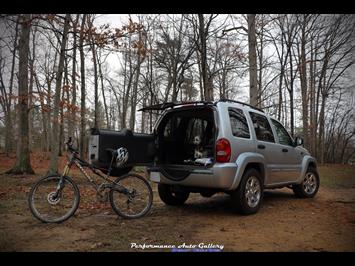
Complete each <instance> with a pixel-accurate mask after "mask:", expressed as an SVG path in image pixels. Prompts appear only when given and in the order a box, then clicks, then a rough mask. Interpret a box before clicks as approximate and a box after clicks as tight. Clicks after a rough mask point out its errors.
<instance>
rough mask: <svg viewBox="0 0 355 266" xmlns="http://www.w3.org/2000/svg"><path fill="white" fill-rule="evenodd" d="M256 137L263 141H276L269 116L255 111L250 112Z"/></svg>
mask: <svg viewBox="0 0 355 266" xmlns="http://www.w3.org/2000/svg"><path fill="white" fill-rule="evenodd" d="M250 117H251V120H252V121H253V126H254V130H255V134H256V138H257V139H258V140H262V141H268V142H275V139H274V135H273V134H272V129H271V126H270V124H269V121H268V120H267V118H266V117H265V116H263V115H259V114H257V113H254V112H250Z"/></svg>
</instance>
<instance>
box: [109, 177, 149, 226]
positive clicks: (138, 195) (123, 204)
mask: <svg viewBox="0 0 355 266" xmlns="http://www.w3.org/2000/svg"><path fill="white" fill-rule="evenodd" d="M115 184H116V187H113V188H112V189H111V190H110V193H109V199H110V203H111V206H112V209H113V210H114V211H115V212H116V213H117V214H118V215H119V216H121V217H124V218H127V219H133V218H140V217H143V216H144V215H146V214H147V213H148V212H149V210H150V209H151V207H152V204H153V191H152V188H151V187H150V185H149V183H148V181H147V180H146V179H145V178H144V177H142V176H140V175H137V174H126V175H124V176H121V177H119V178H117V179H116V181H115Z"/></svg>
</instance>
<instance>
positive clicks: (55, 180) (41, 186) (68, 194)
mask: <svg viewBox="0 0 355 266" xmlns="http://www.w3.org/2000/svg"><path fill="white" fill-rule="evenodd" d="M79 201H80V193H79V189H78V187H77V185H76V184H75V183H74V181H73V180H72V179H71V178H70V177H67V176H64V177H61V176H60V175H52V176H45V177H42V178H41V179H40V180H38V181H37V182H36V183H35V184H34V185H33V187H32V188H31V190H30V193H29V197H28V203H29V207H30V210H31V213H32V214H33V216H34V217H36V218H37V219H38V220H40V221H41V222H44V223H61V222H64V221H65V220H67V219H69V218H70V217H71V216H72V215H73V214H74V213H75V211H76V210H77V209H78V206H79Z"/></svg>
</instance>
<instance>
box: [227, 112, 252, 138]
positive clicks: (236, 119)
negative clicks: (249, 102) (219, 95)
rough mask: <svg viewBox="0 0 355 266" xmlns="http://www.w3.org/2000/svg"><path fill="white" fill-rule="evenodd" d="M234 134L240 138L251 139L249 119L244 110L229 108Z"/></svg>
mask: <svg viewBox="0 0 355 266" xmlns="http://www.w3.org/2000/svg"><path fill="white" fill-rule="evenodd" d="M228 112H229V119H230V124H231V129H232V134H233V136H235V137H238V138H246V139H249V138H250V133H249V127H248V122H247V119H246V117H245V115H244V113H243V111H242V110H240V109H238V108H228Z"/></svg>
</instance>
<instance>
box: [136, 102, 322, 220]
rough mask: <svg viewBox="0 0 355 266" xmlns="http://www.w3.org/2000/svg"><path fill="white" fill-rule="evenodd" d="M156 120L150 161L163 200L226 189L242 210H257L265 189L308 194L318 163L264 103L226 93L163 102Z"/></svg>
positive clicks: (316, 182)
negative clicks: (215, 99)
mask: <svg viewBox="0 0 355 266" xmlns="http://www.w3.org/2000/svg"><path fill="white" fill-rule="evenodd" d="M151 109H158V110H159V109H165V112H164V113H163V115H162V116H161V119H160V120H159V121H158V122H157V126H156V127H155V134H156V137H155V138H156V145H157V147H156V148H157V151H158V152H157V153H156V158H155V162H154V166H151V167H148V171H149V173H150V180H152V181H154V182H157V183H159V184H158V191H159V196H160V198H161V200H162V201H163V202H164V203H166V204H168V205H181V204H183V203H184V202H185V201H186V200H187V199H188V197H189V193H190V192H197V193H201V195H202V196H204V197H211V196H212V195H213V194H215V193H216V192H225V193H228V194H230V195H231V198H232V202H233V204H234V205H235V207H236V209H237V210H238V211H239V212H240V213H242V214H252V213H255V212H257V211H258V210H259V208H260V205H261V202H262V198H263V190H264V188H265V189H271V188H282V187H289V188H292V189H293V191H294V193H295V195H296V196H297V197H302V198H311V197H314V196H315V194H316V193H317V191H318V188H319V175H318V172H317V164H316V160H315V158H313V157H312V156H311V155H310V154H309V152H308V151H307V150H306V149H304V148H303V147H301V145H302V144H303V140H302V139H301V138H298V137H296V138H295V140H294V139H292V137H291V136H290V135H289V134H288V132H287V130H286V129H285V128H284V127H283V126H282V124H281V123H280V122H279V121H277V120H276V119H274V118H271V117H269V116H268V115H266V114H265V113H264V112H263V111H262V110H260V109H257V108H255V107H252V106H250V105H248V104H245V103H241V102H236V101H232V100H220V101H218V102H214V103H211V102H195V103H186V104H180V105H175V104H170V105H169V104H165V105H158V106H153V107H148V108H145V109H144V110H143V111H147V110H151Z"/></svg>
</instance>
